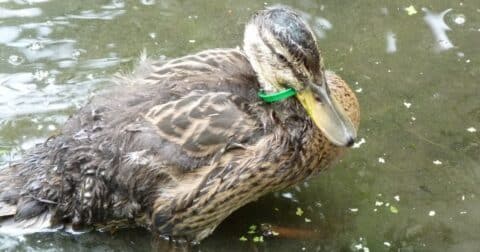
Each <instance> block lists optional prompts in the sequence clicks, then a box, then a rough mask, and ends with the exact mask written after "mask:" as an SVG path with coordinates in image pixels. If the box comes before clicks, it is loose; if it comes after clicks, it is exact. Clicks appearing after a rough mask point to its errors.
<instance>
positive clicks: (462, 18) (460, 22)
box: [453, 14, 466, 25]
mask: <svg viewBox="0 0 480 252" xmlns="http://www.w3.org/2000/svg"><path fill="white" fill-rule="evenodd" d="M465 20H466V19H465V15H463V14H458V15H456V16H455V17H454V18H453V22H455V23H456V24H458V25H464V24H465Z"/></svg>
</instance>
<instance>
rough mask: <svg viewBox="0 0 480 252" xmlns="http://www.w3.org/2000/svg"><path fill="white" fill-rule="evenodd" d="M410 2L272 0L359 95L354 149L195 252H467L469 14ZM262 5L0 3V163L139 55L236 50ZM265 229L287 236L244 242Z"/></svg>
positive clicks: (472, 115) (476, 18)
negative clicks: (293, 12)
mask: <svg viewBox="0 0 480 252" xmlns="http://www.w3.org/2000/svg"><path fill="white" fill-rule="evenodd" d="M414 2H415V4H414V6H410V2H408V1H387V0H383V1H379V0H364V1H336V0H324V1H314V0H302V1H281V3H283V4H287V5H290V6H292V7H294V8H296V9H298V10H300V11H302V13H303V15H304V16H305V18H307V19H308V21H309V22H310V24H311V25H312V26H313V28H314V30H315V32H316V33H317V36H318V38H319V43H320V47H321V49H322V52H323V54H324V57H325V63H326V65H327V67H328V68H329V69H331V70H333V71H335V72H337V73H338V74H339V75H341V76H342V77H343V78H344V79H346V80H347V81H348V82H349V83H350V85H351V87H352V88H353V89H354V90H355V91H356V92H357V95H358V98H359V100H360V104H361V108H362V123H361V130H360V132H359V138H358V140H357V144H356V146H355V147H357V148H353V149H351V150H350V151H349V153H348V155H346V156H345V157H344V158H343V160H341V162H339V163H338V164H337V165H336V166H335V167H334V168H333V169H330V170H328V171H326V172H324V173H323V174H321V176H319V177H316V178H313V179H311V180H309V181H307V182H305V183H304V184H301V185H298V186H296V187H293V188H290V189H288V190H285V191H282V192H278V193H274V194H271V195H268V196H266V197H263V198H261V199H260V200H258V201H257V202H255V203H252V204H250V205H247V206H245V207H244V208H242V209H240V210H239V211H237V212H236V213H234V214H233V215H232V216H231V217H229V218H228V219H227V220H226V221H225V222H224V223H223V224H222V225H220V227H219V228H218V229H217V230H216V231H215V232H214V233H213V235H211V236H210V237H209V238H207V239H206V240H205V241H203V242H202V243H201V244H200V245H199V246H196V247H194V248H193V249H192V250H194V251H197V250H198V251H237V250H238V251H330V250H341V251H389V250H391V251H476V250H478V249H479V248H480V194H479V193H480V192H479V187H478V184H479V182H480V81H479V80H480V46H479V45H480V2H479V1H478V0H466V1H451V0H450V1H447V0H436V1H425V0H422V1H414ZM272 4H276V3H274V2H266V3H264V2H263V1H254V0H250V1H218V0H216V1H212V0H209V1H184V0H161V1H160V0H157V1H155V0H141V1H140V0H128V1H126V0H125V1H124V0H82V1H78V0H62V1H60V0H56V1H55V0H0V163H7V162H9V161H10V160H13V159H18V158H19V156H20V155H21V154H22V152H23V151H24V150H25V149H28V148H30V147H31V146H32V145H34V144H35V143H38V142H42V141H44V140H45V139H46V138H47V137H48V136H49V135H51V134H53V133H54V132H55V131H56V130H58V129H59V128H61V127H62V124H63V122H65V120H66V119H67V118H68V115H70V114H71V113H73V112H74V111H75V110H76V109H78V108H79V107H80V106H82V104H84V103H85V102H86V101H87V100H88V98H89V97H91V96H92V95H94V94H95V93H96V92H99V91H101V90H106V89H108V88H109V84H106V83H107V82H106V81H105V80H106V79H107V78H109V76H111V75H112V74H114V73H116V72H119V71H129V69H131V68H132V66H133V64H134V62H135V59H136V58H137V57H138V55H140V53H141V52H142V51H143V50H144V49H146V51H147V52H148V53H149V55H150V56H152V57H162V56H166V57H177V56H181V55H185V54H189V53H193V52H196V51H199V50H203V49H207V48H215V47H235V46H239V45H241V41H242V33H243V26H244V23H245V21H246V20H248V18H249V16H250V15H251V14H252V13H253V12H254V11H255V10H258V9H261V8H263V7H264V5H272ZM262 223H268V224H270V225H272V226H274V227H279V228H284V229H289V231H290V232H291V233H292V234H293V236H295V235H296V236H298V237H293V236H292V237H283V238H282V237H263V240H262V239H260V237H261V236H260V234H259V233H257V232H250V233H254V234H250V233H249V229H250V226H252V225H257V226H259V225H260V224H262ZM257 229H258V228H257ZM241 237H243V238H245V239H246V240H247V241H242V240H244V239H243V238H242V239H240V238H241ZM255 237H256V238H255ZM167 248H170V249H174V250H175V248H172V246H169V245H168V244H165V243H164V242H162V241H155V239H154V238H153V237H152V235H150V233H149V232H148V231H145V230H142V229H138V230H137V229H134V230H131V229H130V230H122V231H119V232H117V233H113V234H110V233H101V232H89V233H86V234H81V235H71V234H68V233H62V232H53V233H37V234H32V235H25V236H21V237H18V236H9V235H5V234H4V235H0V250H24V251H36V250H38V251H90V250H92V251H113V250H125V251H143V250H146V251H148V250H160V251H163V250H166V249H167ZM177 250H181V249H177Z"/></svg>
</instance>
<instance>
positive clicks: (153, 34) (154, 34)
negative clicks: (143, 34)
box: [148, 32, 157, 39]
mask: <svg viewBox="0 0 480 252" xmlns="http://www.w3.org/2000/svg"><path fill="white" fill-rule="evenodd" d="M148 36H150V38H152V39H155V38H156V37H157V34H156V33H155V32H150V33H149V34H148Z"/></svg>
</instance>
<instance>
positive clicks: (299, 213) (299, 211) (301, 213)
mask: <svg viewBox="0 0 480 252" xmlns="http://www.w3.org/2000/svg"><path fill="white" fill-rule="evenodd" d="M295 214H296V215H298V216H302V215H303V210H302V209H301V208H300V207H297V211H296V212H295Z"/></svg>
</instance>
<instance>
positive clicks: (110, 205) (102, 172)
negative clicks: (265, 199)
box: [0, 7, 359, 242]
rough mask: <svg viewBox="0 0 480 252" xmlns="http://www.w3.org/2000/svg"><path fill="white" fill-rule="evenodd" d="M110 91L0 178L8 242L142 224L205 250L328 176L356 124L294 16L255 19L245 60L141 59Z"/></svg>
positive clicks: (270, 11)
mask: <svg viewBox="0 0 480 252" xmlns="http://www.w3.org/2000/svg"><path fill="white" fill-rule="evenodd" d="M116 80H117V82H118V83H119V85H118V88H116V89H115V90H112V91H109V92H107V93H105V94H101V95H98V96H96V97H94V98H93V99H92V100H91V101H90V102H89V103H88V104H87V105H86V106H85V107H83V108H82V109H80V111H78V112H77V113H76V114H75V115H73V116H72V117H71V118H69V120H68V121H67V122H66V123H65V126H64V128H63V129H62V130H61V133H59V134H58V135H55V136H52V137H50V138H48V139H47V140H46V141H45V143H43V144H40V145H37V146H36V147H34V148H33V149H32V150H30V151H29V152H28V153H26V154H25V155H24V157H23V158H22V159H21V160H19V161H17V162H15V163H13V164H9V165H8V166H7V167H4V168H3V169H1V170H0V216H1V217H0V219H1V222H0V225H1V227H0V229H2V228H7V227H9V228H11V227H15V228H21V229H25V228H59V227H60V228H61V227H66V226H70V227H72V228H73V229H74V230H78V229H83V228H88V227H95V228H102V229H109V228H112V229H115V228H119V227H124V226H130V225H137V226H143V227H146V228H148V229H150V230H151V231H152V232H154V233H155V234H157V235H159V236H162V237H167V238H170V239H174V240H187V241H192V242H194V241H200V240H202V239H204V238H205V237H207V236H208V235H209V234H211V233H212V232H213V230H214V229H215V228H216V227H217V225H219V224H220V222H221V221H222V220H224V219H225V218H226V217H227V216H228V215H230V214H231V213H232V212H233V211H235V210H236V209H238V208H240V207H242V206H243V205H245V204H247V203H249V202H252V201H254V200H256V199H258V198H259V197H260V196H262V195H265V194H267V193H269V192H272V191H276V190H280V189H283V188H286V187H288V186H291V185H294V184H296V183H298V182H300V181H303V180H305V179H306V178H308V177H310V176H312V175H314V174H317V173H318V172H319V171H321V170H323V169H324V168H325V167H327V166H328V165H329V164H331V163H332V161H334V160H335V159H337V158H338V157H339V155H340V154H341V153H342V152H343V151H344V150H345V149H346V147H348V146H351V145H352V144H353V142H354V139H355V137H356V130H357V127H358V124H359V105H358V102H357V99H356V97H355V95H354V93H353V92H352V91H351V89H350V88H349V87H348V86H347V84H346V83H345V82H344V81H343V80H342V79H341V78H340V77H338V76H337V75H335V74H334V73H332V72H328V71H326V70H325V68H324V64H323V60H322V58H321V55H320V52H319V50H318V47H317V41H316V38H315V36H314V33H313V32H312V29H311V28H310V27H309V25H308V24H307V23H306V22H305V21H304V20H302V18H301V17H300V16H299V15H298V14H297V13H296V12H295V11H293V10H291V9H289V8H287V7H272V8H267V9H265V10H261V11H258V12H257V13H256V14H255V15H254V16H253V17H252V18H251V20H250V21H249V22H248V23H247V24H246V28H245V33H244V45H243V50H242V49H213V50H206V51H202V52H199V53H197V54H194V55H189V56H185V57H181V58H177V59H173V60H168V61H154V60H150V59H147V58H146V57H142V60H141V62H140V66H139V67H138V68H137V69H136V70H135V71H134V72H133V73H132V74H130V75H123V76H121V77H120V78H117V79H116Z"/></svg>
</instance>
